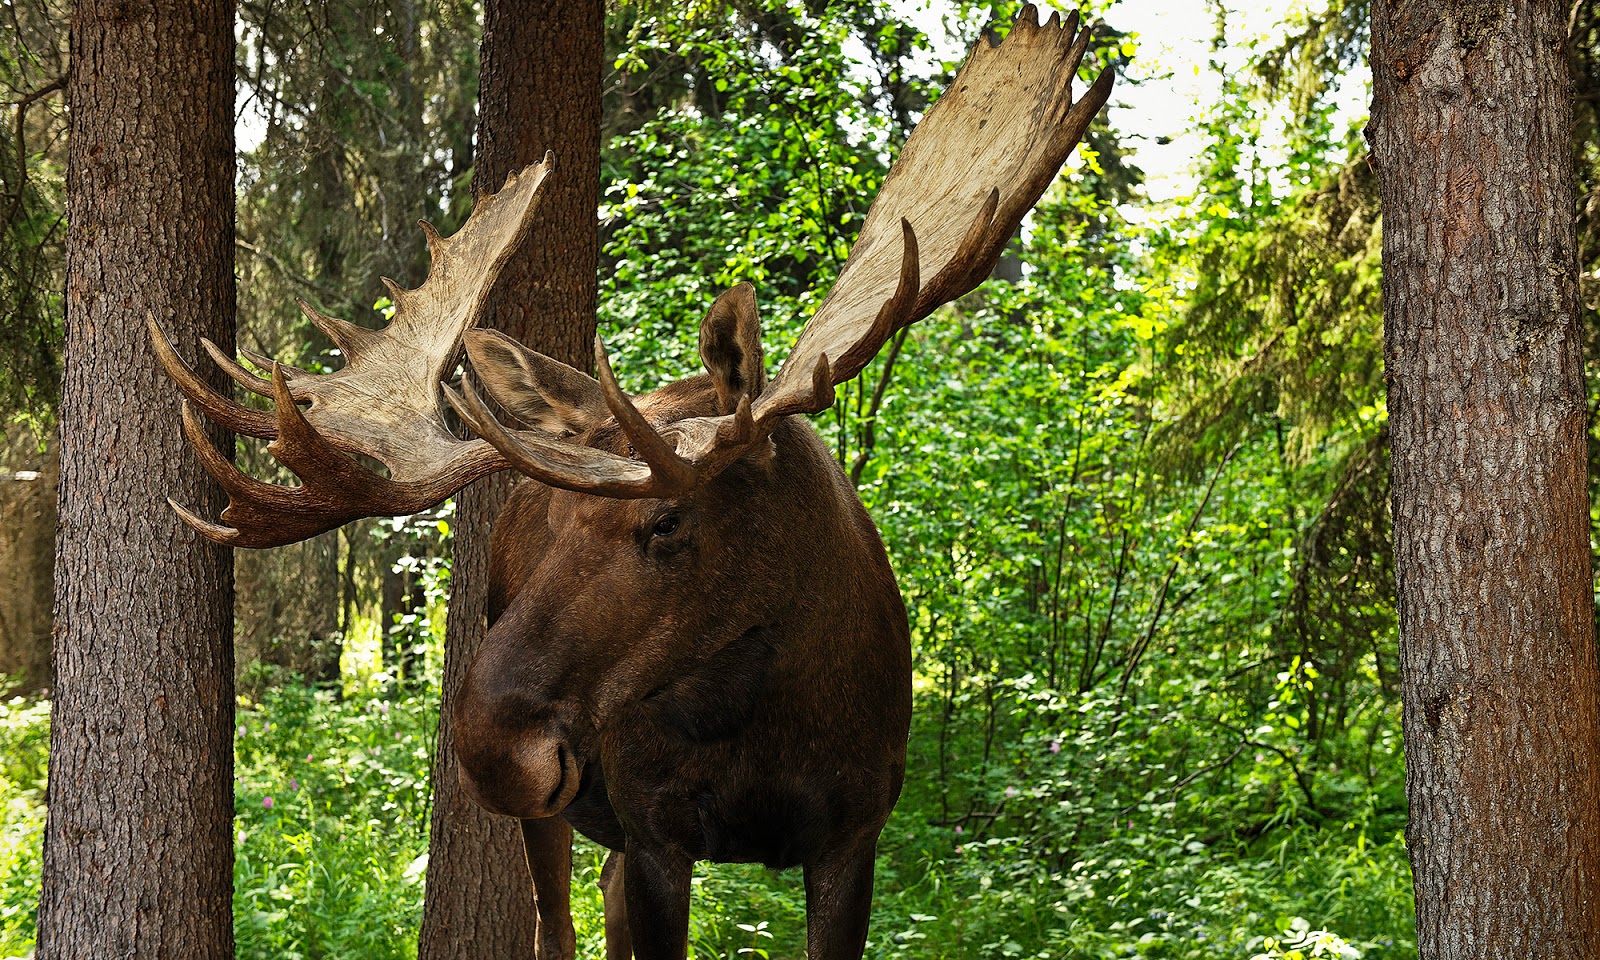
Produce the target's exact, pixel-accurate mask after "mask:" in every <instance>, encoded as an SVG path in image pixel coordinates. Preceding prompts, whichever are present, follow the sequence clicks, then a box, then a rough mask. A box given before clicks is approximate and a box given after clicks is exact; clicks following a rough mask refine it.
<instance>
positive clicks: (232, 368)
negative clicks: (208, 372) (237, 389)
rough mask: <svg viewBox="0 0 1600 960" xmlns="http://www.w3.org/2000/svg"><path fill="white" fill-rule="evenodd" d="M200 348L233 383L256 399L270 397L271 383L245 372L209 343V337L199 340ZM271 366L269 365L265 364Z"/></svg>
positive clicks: (236, 362) (247, 371)
mask: <svg viewBox="0 0 1600 960" xmlns="http://www.w3.org/2000/svg"><path fill="white" fill-rule="evenodd" d="M200 346H202V347H204V348H205V351H206V353H208V354H210V355H211V362H212V363H214V364H216V365H217V366H219V367H221V368H222V372H223V373H226V374H227V375H228V376H230V377H232V378H233V382H234V383H237V384H238V385H239V386H241V387H244V388H245V389H246V390H249V391H250V392H251V393H253V394H255V395H256V396H258V397H270V396H272V381H270V380H264V379H262V378H261V377H258V376H256V375H255V374H253V373H251V372H250V371H249V370H246V369H245V368H244V367H243V366H241V365H240V364H239V361H237V360H235V359H233V358H232V357H230V356H228V355H227V354H226V353H223V352H222V350H221V349H220V348H219V347H218V346H217V345H216V344H214V343H212V342H211V339H210V338H209V337H201V338H200ZM265 366H269V367H270V366H271V364H270V363H269V364H265Z"/></svg>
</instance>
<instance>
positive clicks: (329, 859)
mask: <svg viewBox="0 0 1600 960" xmlns="http://www.w3.org/2000/svg"><path fill="white" fill-rule="evenodd" d="M435 703H436V702H435V701H434V700H433V699H432V696H431V694H429V695H422V694H417V695H410V696H405V697H400V698H396V699H390V698H388V697H386V696H384V695H382V693H381V692H379V693H377V694H371V693H363V694H361V695H358V696H354V697H349V698H345V699H340V698H338V697H336V696H334V694H333V693H331V692H328V691H318V690H313V689H311V688H308V687H305V686H302V685H297V684H291V685H287V686H283V687H280V688H278V689H275V690H272V691H270V692H267V693H266V694H264V695H263V697H262V699H261V700H259V701H254V700H242V701H241V703H240V709H239V727H238V730H237V736H236V740H235V744H236V748H235V749H236V757H237V782H236V800H235V811H236V813H235V816H236V821H235V822H236V831H237V832H236V838H237V844H236V861H235V867H234V878H235V897H234V916H235V929H236V933H237V940H238V955H239V956H240V957H242V958H263V960H265V958H273V960H293V958H312V957H348V958H390V957H395V958H407V957H414V956H415V954H416V946H415V943H416V930H417V925H418V923H419V922H420V919H421V910H422V898H423V880H424V877H425V873H426V863H427V861H426V841H427V831H428V816H429V794H428V787H427V785H428V768H429V763H430V751H431V749H432V744H433V736H434V723H435V716H436V706H435ZM924 713H926V711H924ZM47 730H48V704H47V703H45V702H42V701H28V700H12V701H10V702H9V703H6V704H4V705H0V747H3V750H0V817H3V821H0V956H23V955H26V954H27V952H28V951H29V950H30V948H31V942H32V939H33V925H34V910H35V907H36V904H37V898H38V884H39V846H40V842H41V839H42V835H43V826H44V807H43V797H44V793H43V787H44V776H45V754H46V749H47V742H48V736H47ZM926 732H927V731H926V730H923V731H922V733H923V734H924V735H925V734H926ZM916 757H917V751H915V750H914V751H913V769H912V770H911V774H910V776H909V777H908V785H907V790H906V795H905V796H904V797H903V798H902V801H901V804H900V807H899V809H898V810H897V811H896V813H895V815H894V818H893V819H892V820H891V821H890V823H889V825H888V827H887V829H886V830H885V831H884V835H883V840H882V843H881V844H880V849H879V861H878V873H877V895H876V899H875V903H874V912H873V920H872V931H871V942H870V945H869V949H868V951H867V955H868V956H869V957H874V958H919V960H920V958H927V960H934V958H969V957H972V958H978V957H981V958H989V957H1036V958H1069V957H1072V958H1075V957H1097V958H1098V957H1105V958H1111V957H1152V958H1155V957H1159V958H1174V960H1176V958H1184V960H1189V958H1195V960H1198V958H1210V957H1241V958H1248V957H1255V956H1266V957H1291V956H1296V955H1297V954H1298V955H1300V956H1307V957H1309V956H1313V955H1316V956H1346V957H1349V956H1357V955H1360V956H1364V957H1367V958H1371V960H1377V958H1404V957H1411V956H1414V955H1415V950H1414V947H1413V946H1412V944H1411V933H1410V931H1411V924H1412V922H1413V921H1412V913H1411V889H1410V872H1409V868H1408V866H1407V863H1406V857H1405V851H1404V848H1403V844H1402V842H1401V839H1400V837H1399V835H1398V831H1397V830H1396V829H1394V828H1393V825H1392V824H1391V825H1381V824H1380V821H1381V820H1382V819H1383V818H1381V817H1378V816H1376V815H1375V814H1374V813H1373V811H1372V808H1371V807H1370V805H1369V806H1368V807H1367V808H1358V809H1357V812H1356V815H1354V816H1352V817H1349V818H1347V819H1344V820H1340V821H1337V822H1335V821H1332V820H1328V821H1326V822H1318V823H1313V822H1309V821H1306V820H1297V819H1291V820H1287V821H1285V822H1282V823H1277V824H1274V825H1271V826H1269V827H1268V828H1267V829H1265V830H1264V831H1262V832H1260V833H1259V834H1258V835H1257V836H1254V837H1251V838H1244V837H1240V836H1229V835H1218V836H1212V837H1206V838H1197V837H1195V836H1193V835H1192V834H1191V833H1182V834H1179V833H1174V832H1171V831H1169V830H1165V829H1163V828H1162V827H1161V826H1160V823H1159V821H1158V822H1154V823H1153V822H1151V821H1148V820H1145V821H1144V822H1143V823H1141V820H1140V818H1139V817H1138V816H1136V817H1135V819H1134V820H1132V821H1128V823H1129V826H1127V827H1124V828H1123V829H1122V830H1120V831H1119V832H1116V833H1114V834H1112V835H1110V836H1108V837H1106V838H1105V839H1102V840H1100V841H1099V842H1097V843H1095V844H1093V845H1091V846H1085V847H1084V848H1083V849H1081V850H1076V851H1072V852H1071V853H1070V854H1069V855H1068V857H1067V858H1065V859H1064V858H1063V857H1062V853H1063V851H1061V850H1058V849H1051V844H1049V843H1041V842H1039V841H1038V839H1037V838H1033V839H1030V838H1026V837H1024V836H1022V835H1020V834H1019V835H1015V836H1013V835H1006V834H1005V833H1004V832H1003V831H1001V832H996V833H994V834H993V835H988V836H982V837H974V836H973V835H972V833H970V832H967V831H961V832H958V831H957V830H955V829H954V828H950V827H944V826H938V825H936V821H938V820H939V818H940V810H939V802H938V798H937V789H936V788H937V784H935V783H933V782H932V781H931V780H930V779H928V774H929V771H928V770H926V769H923V770H918V769H917V768H916V763H917V761H916ZM1006 822H1012V823H1025V822H1026V821H1025V820H1023V819H1021V818H1018V819H1016V820H1014V821H1006ZM1202 841H1204V842H1202ZM602 862H603V851H601V850H599V849H597V848H595V847H593V846H592V845H589V844H587V843H584V844H582V845H581V846H580V848H579V850H578V851H577V855H576V856H575V858H574V869H575V874H576V875H575V877H574V883H573V896H574V905H573V909H574V916H575V921H576V924H577V927H578V935H579V943H580V955H581V956H585V957H591V956H601V955H603V927H602V917H601V907H600V897H599V892H598V886H597V882H598V879H599V873H600V867H601V864H602ZM694 891H695V894H694V895H695V902H694V907H693V918H694V919H693V930H692V936H691V941H692V953H693V956H695V957H718V958H730V960H735V958H742V957H760V958H768V960H775V958H794V960H798V958H800V957H803V956H804V939H805V938H804V931H805V897H804V890H803V886H802V883H801V877H800V874H799V873H798V872H796V871H791V872H786V873H781V874H780V873H775V872H773V871H769V870H766V869H763V868H761V867H757V866H749V865H723V866H707V865H701V867H700V868H699V869H698V870H697V875H696V878H695V884H694Z"/></svg>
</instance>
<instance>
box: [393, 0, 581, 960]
mask: <svg viewBox="0 0 1600 960" xmlns="http://www.w3.org/2000/svg"><path fill="white" fill-rule="evenodd" d="M604 51H605V4H604V0H558V2H556V3H553V4H552V3H544V2H532V0H488V2H487V3H486V4H485V12H484V29H483V48H482V63H483V67H482V74H481V79H480V83H479V103H480V106H479V113H478V117H479V119H478V155H477V161H476V169H475V171H474V175H473V189H474V190H475V191H478V192H482V191H484V190H491V191H492V190H498V189H499V188H500V185H501V184H502V183H503V182H504V181H505V178H506V175H507V174H508V173H510V172H511V171H512V170H516V169H520V168H521V167H523V166H524V165H526V164H529V163H533V162H535V161H537V160H538V159H539V158H540V157H542V156H543V155H544V152H545V151H546V150H551V151H554V153H555V155H556V167H555V173H554V175H553V176H552V177H551V182H550V183H549V184H548V185H547V186H546V187H545V191H546V196H545V199H544V200H543V202H542V206H541V208H540V214H539V224H538V226H536V227H535V228H534V230H533V235H532V236H531V237H530V240H529V243H528V244H527V245H526V247H525V248H524V249H523V251H522V252H521V253H519V254H518V256H517V257H516V258H515V259H513V260H512V261H511V263H510V264H508V265H507V266H506V269H505V272H504V273H503V274H502V275H501V279H500V282H499V284H498V289H497V295H496V299H495V302H494V305H493V306H492V308H491V310H490V311H489V313H488V315H487V316H486V317H485V321H484V324H483V325H484V326H492V327H494V328H496V329H500V330H504V331H506V332H507V333H509V334H511V335H512V336H515V337H517V338H519V339H521V340H522V341H523V342H525V343H527V344H529V345H531V346H532V347H534V348H535V349H537V350H539V351H540V352H542V353H545V354H547V355H549V356H552V357H555V358H556V359H558V360H564V361H566V362H567V363H570V364H572V365H573V366H576V367H578V368H579V369H587V368H588V367H589V366H590V364H591V362H592V355H593V348H592V343H593V339H594V317H595V298H596V288H597V263H598V257H599V238H598V221H597V210H598V207H599V204H600V90H601V86H600V84H601V67H602V63H603V60H604ZM510 489H511V480H510V479H509V478H508V477H506V476H504V475H500V476H497V477H492V478H489V479H487V480H481V481H479V482H478V483H476V484H474V485H473V486H472V487H470V488H468V489H467V490H465V491H463V492H462V494H461V496H460V498H459V500H458V502H457V507H456V527H455V553H454V560H453V567H452V571H451V585H452V589H451V595H450V609H449V620H448V623H447V626H446V632H445V666H444V681H443V703H442V705H441V708H440V709H441V716H440V719H439V749H438V750H437V752H436V754H435V756H436V760H435V764H434V770H433V791H434V807H433V833H432V840H431V843H430V846H429V860H428V892H427V900H426V903H425V905H424V908H423V918H422V936H421V941H420V944H419V949H418V958H419V960H446V958H450V960H456V958H460V960H468V958H472V960H502V958H503V960H511V958H518V960H525V958H530V957H532V956H533V955H534V943H535V940H536V933H537V931H536V929H535V912H534V900H533V897H532V895H531V885H530V881H529V878H528V870H527V867H526V865H525V864H524V862H523V854H522V839H521V833H520V831H519V828H518V824H517V821H515V820H512V819H510V818H507V817H496V816H491V815H489V814H487V813H485V812H484V811H483V810H481V809H479V808H478V807H477V806H476V805H475V804H474V803H473V802H472V801H471V800H470V799H469V798H468V797H467V796H466V795H465V794H464V793H463V792H462V791H461V787H460V784H459V782H458V780H457V777H456V760H455V750H454V747H453V744H452V742H451V732H452V729H453V727H454V724H453V717H452V716H451V713H452V711H453V709H454V704H455V695H456V691H457V690H458V689H459V688H460V685H461V681H462V680H463V679H464V678H465V676H466V671H467V667H468V666H469V665H470V664H471V662H472V658H473V656H474V655H475V654H476V652H477V648H478V644H479V642H480V641H481V640H482V639H483V634H484V630H485V626H486V623H485V619H486V616H485V600H486V596H485V594H486V584H487V578H486V571H487V568H488V562H489V561H488V546H489V527H490V524H491V523H492V522H493V521H494V519H495V518H496V517H498V516H499V513H500V508H501V506H502V505H503V504H504V502H505V497H506V494H507V493H508V492H509V491H510ZM550 933H551V931H546V934H547V935H548V934H550Z"/></svg>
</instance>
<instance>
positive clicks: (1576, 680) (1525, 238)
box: [1368, 0, 1600, 960]
mask: <svg viewBox="0 0 1600 960" xmlns="http://www.w3.org/2000/svg"><path fill="white" fill-rule="evenodd" d="M1565 34H1566V24H1565V5H1562V4H1555V3H1534V2H1531V0H1474V2H1450V3H1445V2H1439V0H1433V2H1425V0H1409V2H1408V0H1387V2H1378V3H1375V4H1374V9H1373V53H1372V66H1373V76H1374V92H1375V100H1374V104H1373V115H1372V124H1371V126H1370V127H1369V128H1368V136H1369V138H1370V139H1371V143H1372V153H1373V160H1374V163H1375V164H1376V166H1377V170H1378V174H1379V180H1380V188H1381V191H1382V200H1383V219H1384V232H1383V270H1384V301H1385V313H1386V317H1385V320H1386V334H1385V336H1386V350H1387V362H1388V379H1389V423H1390V431H1391V436H1392V438H1393V454H1392V470H1393V473H1392V476H1393V498H1394V499H1393V508H1394V532H1395V569H1396V578H1397V580H1398V597H1399V612H1400V639H1401V666H1402V670H1403V692H1404V700H1405V709H1404V726H1405V746H1406V791H1407V795H1408V798H1409V800H1410V808H1411V822H1410V826H1409V828H1408V831H1407V841H1408V846H1409V848H1410V852H1411V861H1412V868H1413V871H1414V875H1415V885H1416V897H1417V933H1418V939H1417V946H1418V952H1419V953H1420V955H1421V956H1422V957H1425V958H1430V960H1431V958H1440V960H1456V958H1469V957H1470V958H1490V957H1495V958H1499V957H1504V958H1507V960H1510V958H1517V960H1521V958H1524V957H1540V958H1544V960H1560V958H1579V957H1597V956H1600V718H1597V703H1596V694H1597V689H1600V685H1597V677H1596V673H1597V671H1596V661H1595V648H1594V619H1593V618H1594V610H1593V585H1592V580H1591V578H1590V551H1589V503H1588V498H1587V494H1586V479H1585V469H1586V461H1585V406H1584V396H1585V394H1584V382H1583V371H1582V366H1581V358H1580V355H1579V340H1578V334H1579V327H1578V324H1579V301H1578V260H1577V244H1576V238H1575V236H1574V230H1573V211H1574V209H1575V206H1574V200H1573V176H1572V166H1571V164H1572V160H1571V156H1572V154H1571V147H1570V141H1569V137H1570V135H1571V122H1572V109H1571V88H1570V80H1569V77H1568V72H1567V60H1566V56H1565V52H1564V49H1563V48H1564V44H1565Z"/></svg>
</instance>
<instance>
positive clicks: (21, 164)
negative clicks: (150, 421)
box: [0, 0, 67, 424]
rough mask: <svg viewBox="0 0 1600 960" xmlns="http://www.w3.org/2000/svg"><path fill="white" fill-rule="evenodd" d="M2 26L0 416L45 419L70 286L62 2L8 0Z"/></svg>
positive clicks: (52, 396) (52, 409)
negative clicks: (68, 269)
mask: <svg viewBox="0 0 1600 960" xmlns="http://www.w3.org/2000/svg"><path fill="white" fill-rule="evenodd" d="M5 21H6V28H5V30H3V31H0V317H4V318H5V322H4V323H0V422H4V421H9V420H11V419H13V418H15V417H22V418H26V419H30V420H33V421H34V422H35V424H46V423H48V422H49V421H50V420H51V419H53V417H54V413H55V402H56V391H57V381H58V379H59V378H60V375H61V371H60V355H59V354H60V348H61V336H62V312H63V301H64V299H65V298H64V296H63V291H64V290H65V288H66V233H67V201H66V172H67V152H66V129H67V117H66V93H65V87H66V77H67V62H66V61H67V54H66V43H67V34H66V9H65V4H63V3H59V2H57V0H34V2H14V3H10V4H7V7H6V13H5Z"/></svg>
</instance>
